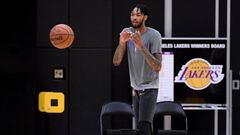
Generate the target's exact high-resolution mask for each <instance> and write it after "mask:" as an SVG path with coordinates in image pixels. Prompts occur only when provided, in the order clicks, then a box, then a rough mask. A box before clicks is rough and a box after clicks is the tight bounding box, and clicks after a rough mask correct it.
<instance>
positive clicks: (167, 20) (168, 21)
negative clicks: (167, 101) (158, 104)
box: [164, 0, 172, 130]
mask: <svg viewBox="0 0 240 135" xmlns="http://www.w3.org/2000/svg"><path fill="white" fill-rule="evenodd" d="M164 3H165V5H164V10H165V12H164V13H165V14H164V34H165V37H172V0H165V1H164ZM171 125H172V124H171V116H164V129H166V130H170V129H171V128H172V126H171Z"/></svg>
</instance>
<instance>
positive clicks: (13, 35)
mask: <svg viewBox="0 0 240 135" xmlns="http://www.w3.org/2000/svg"><path fill="white" fill-rule="evenodd" d="M13 3H14V4H13ZM1 6H2V7H4V8H1V9H0V14H1V18H2V19H1V33H2V34H1V43H0V44H1V48H0V61H1V64H0V74H1V75H0V80H1V81H0V92H1V94H0V106H1V109H0V114H1V115H0V119H1V127H0V130H1V132H2V133H5V134H8V135H16V134H25V135H33V134H36V118H37V116H36V108H35V107H36V105H37V97H36V92H35V90H36V89H35V86H34V85H35V82H34V68H35V67H34V61H35V57H34V54H35V50H34V45H35V40H36V1H34V0H33V1H32V0H26V1H4V2H2V3H1ZM26 127H28V128H26Z"/></svg>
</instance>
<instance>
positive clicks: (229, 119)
mask: <svg viewBox="0 0 240 135" xmlns="http://www.w3.org/2000/svg"><path fill="white" fill-rule="evenodd" d="M230 23H231V0H227V68H226V70H227V75H226V76H227V113H226V115H227V120H226V121H227V122H226V124H227V129H226V134H227V135H231V134H232V129H231V127H232V126H231V123H232V121H231V117H232V114H231V113H232V109H231V108H232V105H231V103H232V102H231V100H232V96H231V93H232V92H231V91H232V90H231V89H230V88H231V86H230V79H231V78H230V76H231V72H230Z"/></svg>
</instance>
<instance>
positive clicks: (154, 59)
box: [132, 31, 162, 72]
mask: <svg viewBox="0 0 240 135" xmlns="http://www.w3.org/2000/svg"><path fill="white" fill-rule="evenodd" d="M159 36H160V35H159ZM132 39H133V41H134V42H135V47H136V48H138V49H139V50H140V52H141V53H142V55H143V57H144V59H145V60H146V61H147V63H148V65H149V66H150V67H151V68H152V69H153V70H154V71H155V72H159V71H160V70H161V67H162V54H161V53H160V52H157V53H153V54H152V53H150V51H149V50H148V49H146V48H145V47H144V46H143V42H142V39H141V36H140V33H139V31H137V32H136V33H135V34H134V35H133V37H132ZM157 39H158V40H155V46H157V47H159V45H160V44H159V42H160V40H159V39H160V37H158V38H157Z"/></svg>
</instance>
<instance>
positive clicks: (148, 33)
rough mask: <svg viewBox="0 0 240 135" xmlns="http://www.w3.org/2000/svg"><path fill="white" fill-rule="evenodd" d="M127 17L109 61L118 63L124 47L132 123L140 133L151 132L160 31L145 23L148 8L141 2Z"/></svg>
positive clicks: (142, 134)
mask: <svg viewBox="0 0 240 135" xmlns="http://www.w3.org/2000/svg"><path fill="white" fill-rule="evenodd" d="M130 19H131V23H132V27H129V28H124V29H123V30H122V32H121V33H120V39H119V45H118V47H117V49H116V51H115V54H114V57H113V64H114V65H115V66H118V65H119V64H120V63H121V61H122V59H123V56H124V54H125V51H126V50H127V54H128V65H129V74H130V81H131V87H132V88H133V105H134V111H135V114H136V125H137V127H138V129H139V131H140V134H141V135H152V133H153V132H152V129H153V128H152V121H153V117H154V113H155V105H156V99H157V94H158V72H159V71H160V70H161V62H162V55H161V46H160V44H161V34H160V33H159V32H158V31H157V30H155V29H153V28H150V27H147V26H146V24H145V22H146V20H147V19H148V9H147V7H146V6H145V5H143V4H137V5H135V6H134V7H133V8H132V10H131V15H130Z"/></svg>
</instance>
